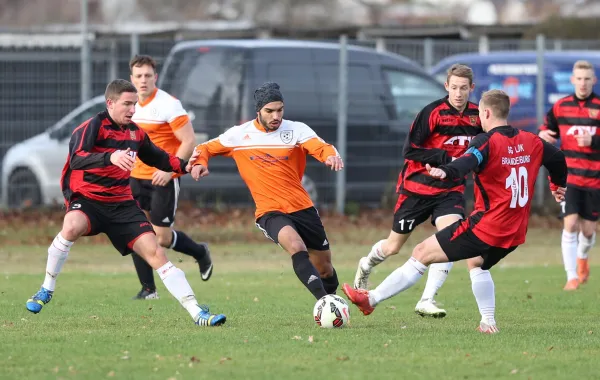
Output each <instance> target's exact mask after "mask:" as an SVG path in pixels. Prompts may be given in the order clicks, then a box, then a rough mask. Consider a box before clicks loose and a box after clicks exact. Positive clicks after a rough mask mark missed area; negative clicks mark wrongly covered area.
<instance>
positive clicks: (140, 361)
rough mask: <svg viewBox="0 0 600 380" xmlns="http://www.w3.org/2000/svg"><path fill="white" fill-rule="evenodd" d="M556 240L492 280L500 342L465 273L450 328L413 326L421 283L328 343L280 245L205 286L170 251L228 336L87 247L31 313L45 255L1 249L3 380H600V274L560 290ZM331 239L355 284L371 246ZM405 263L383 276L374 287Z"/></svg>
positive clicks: (225, 266)
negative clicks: (153, 295)
mask: <svg viewBox="0 0 600 380" xmlns="http://www.w3.org/2000/svg"><path fill="white" fill-rule="evenodd" d="M364 233H367V232H364ZM368 233H369V234H372V236H371V235H369V236H368V239H370V240H371V241H372V242H375V241H377V240H376V239H377V237H376V235H377V234H376V233H375V232H368ZM559 234H560V232H559V231H532V232H530V238H529V241H528V244H526V245H525V246H523V247H521V248H520V249H518V250H517V251H516V252H514V253H513V254H511V255H510V256H509V258H508V259H507V260H506V261H505V262H503V263H502V264H501V265H498V266H497V267H496V268H494V269H493V270H492V274H493V277H494V280H495V283H496V291H497V297H496V298H497V320H498V324H499V327H500V329H501V333H500V334H497V335H493V336H487V335H481V334H479V333H477V332H476V331H475V328H476V326H477V325H478V322H479V313H478V310H477V306H476V304H475V301H474V299H473V295H472V293H471V286H470V280H469V276H468V273H467V272H466V270H465V266H464V264H462V263H459V264H457V265H455V267H454V269H453V271H452V273H451V275H450V276H449V278H448V281H447V283H446V284H445V286H444V287H443V288H442V290H441V292H440V294H439V295H438V301H440V302H443V303H444V305H445V307H446V308H447V310H448V313H449V314H448V316H447V317H446V318H445V319H442V320H430V319H423V318H420V317H418V316H417V315H415V314H414V312H413V309H414V306H415V303H416V301H417V299H418V298H419V296H420V293H421V291H422V290H423V286H424V284H425V279H423V280H421V281H420V282H419V283H418V284H417V285H416V286H415V287H414V288H412V289H409V290H408V291H406V292H405V293H403V294H400V295H398V296H397V297H395V298H392V299H390V300H388V301H386V302H384V303H382V304H381V305H380V306H379V307H378V308H377V310H376V311H375V312H374V313H373V314H372V315H370V316H368V317H365V316H363V315H362V314H360V312H359V311H358V310H357V309H356V308H355V307H354V306H351V309H350V312H351V325H350V326H349V327H348V328H344V329H340V330H326V329H320V328H318V327H317V326H316V325H315V324H314V322H313V321H312V308H313V305H314V302H315V301H314V299H313V298H312V296H310V294H309V293H308V292H307V291H306V290H305V289H304V287H303V286H302V285H301V284H300V283H299V282H298V280H297V279H296V277H295V275H294V273H293V270H292V268H291V260H290V259H289V257H287V255H286V254H285V253H284V252H283V251H281V250H280V249H279V248H278V247H277V246H275V245H274V244H239V243H236V244H221V245H213V248H212V250H213V258H214V262H215V272H214V274H213V278H212V279H211V280H210V281H208V282H206V283H204V282H202V281H201V280H200V276H199V274H198V273H197V269H196V268H197V267H196V266H195V264H193V263H192V262H190V260H189V259H187V258H186V257H182V256H179V255H176V254H174V253H172V252H170V253H171V260H172V261H173V262H175V263H177V265H178V266H180V267H181V268H182V269H184V270H185V272H186V274H187V277H188V280H189V281H190V283H191V284H192V287H193V288H194V289H195V291H196V295H197V298H198V299H199V301H200V302H203V303H208V304H210V306H211V308H212V310H213V311H216V312H222V313H225V314H227V317H228V320H227V323H226V324H225V325H224V326H222V327H220V328H199V327H197V326H195V325H193V323H192V321H191V319H190V318H189V316H188V314H187V313H186V312H185V311H184V310H183V309H182V308H181V306H179V304H178V303H177V302H176V301H175V300H174V299H173V298H172V297H171V296H170V294H169V293H168V292H167V291H166V289H165V288H164V286H163V285H162V284H161V283H160V280H159V279H158V277H157V283H158V286H159V288H158V291H159V294H160V296H161V298H160V299H159V300H154V301H131V300H130V298H131V296H133V295H134V294H135V292H136V291H137V290H139V289H138V284H137V279H136V277H135V274H134V271H133V265H132V263H131V259H130V258H128V257H127V258H121V257H120V255H119V254H118V253H116V252H115V251H114V250H113V249H112V247H110V246H108V245H102V244H95V245H92V244H85V243H84V244H79V243H78V245H76V246H75V247H74V248H73V250H72V251H71V255H70V257H69V259H68V261H67V263H66V266H65V270H64V272H63V273H62V274H61V275H60V277H59V279H58V287H57V291H56V293H55V297H54V299H53V300H52V302H51V303H50V304H48V305H47V306H46V307H45V308H44V310H43V311H42V313H40V314H38V315H33V314H30V313H29V312H27V310H26V309H25V305H24V303H25V300H26V299H27V298H28V297H30V296H31V294H33V292H34V291H36V290H37V288H38V287H39V285H40V283H41V281H42V279H43V271H44V267H45V260H46V247H45V246H30V245H18V246H17V245H12V246H4V247H2V248H0V273H1V275H0V342H1V343H0V368H1V370H0V379H29V378H36V379H56V378H62V379H102V378H115V379H189V378H195V379H198V378H200V379H204V378H207V379H208V378H211V379H223V378H228V379H293V378H297V379H310V378H314V377H319V378H326V377H327V378H335V379H384V378H389V379H505V378H506V379H570V378H579V379H590V378H596V377H597V376H598V374H597V369H598V368H599V367H598V363H597V362H596V360H598V359H597V358H598V357H600V339H598V334H600V331H596V328H597V325H598V315H599V313H600V306H599V302H598V301H599V298H600V295H599V293H598V291H597V285H596V281H598V280H597V275H596V274H597V273H598V272H599V271H600V267H592V277H591V283H590V284H587V285H585V286H584V287H583V288H582V289H581V290H579V291H577V292H573V293H566V292H564V291H562V285H563V284H564V272H563V270H562V268H561V266H560V246H559V238H560V235H559ZM350 235H351V234H350ZM350 235H348V236H350ZM363 235H364V234H363ZM421 236H424V235H423V234H421V235H420V236H417V237H416V238H415V239H413V242H417V241H418V240H419V238H420V237H421ZM371 237H372V239H371ZM330 240H331V241H332V247H333V250H334V264H335V266H336V268H337V271H338V273H339V275H340V280H341V281H342V282H350V281H352V279H353V277H354V269H355V265H356V263H357V260H358V258H359V257H360V256H361V255H363V254H365V253H366V252H368V250H369V248H370V245H367V244H365V243H362V244H361V243H356V244H355V243H352V244H350V243H351V241H349V240H348V239H346V240H344V238H343V237H340V236H339V235H332V236H331V239H330ZM336 241H340V242H341V241H345V242H346V243H347V244H346V245H342V244H336ZM88 243H89V241H88ZM408 252H410V248H408V249H406V250H403V253H402V254H401V255H398V256H396V257H393V258H391V259H390V260H388V262H386V263H384V264H382V265H381V266H379V267H377V268H376V271H375V273H374V274H373V275H372V282H373V283H374V284H378V283H379V282H380V281H381V280H383V278H385V276H386V275H387V274H389V273H390V272H391V271H392V270H394V269H395V268H396V267H397V266H398V265H401V264H402V263H403V262H404V261H405V260H406V257H407V254H408ZM594 253H595V252H592V254H594ZM592 260H593V258H592ZM309 338H310V340H309Z"/></svg>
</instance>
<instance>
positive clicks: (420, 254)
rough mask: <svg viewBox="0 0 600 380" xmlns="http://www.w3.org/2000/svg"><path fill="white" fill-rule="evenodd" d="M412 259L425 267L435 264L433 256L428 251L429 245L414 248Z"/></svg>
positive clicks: (419, 245) (420, 244) (423, 244)
mask: <svg viewBox="0 0 600 380" xmlns="http://www.w3.org/2000/svg"><path fill="white" fill-rule="evenodd" d="M412 257H414V258H415V259H417V261H419V262H420V263H421V264H423V265H429V264H432V263H433V256H432V255H431V253H430V252H429V250H428V249H427V244H425V243H419V244H417V245H416V246H415V248H413V251H412Z"/></svg>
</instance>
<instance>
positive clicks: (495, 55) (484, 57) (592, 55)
mask: <svg viewBox="0 0 600 380" xmlns="http://www.w3.org/2000/svg"><path fill="white" fill-rule="evenodd" d="M544 58H545V59H552V60H555V61H575V60H578V59H588V60H599V61H600V51H598V50H581V51H580V50H561V51H547V52H546V53H544ZM498 59H501V60H502V63H507V62H508V63H510V62H515V63H518V62H523V61H531V62H535V60H536V59H537V52H536V51H534V50H521V51H514V50H503V51H493V52H489V53H486V54H479V53H467V54H456V55H451V56H449V57H446V58H444V59H442V60H441V61H440V62H438V63H437V64H436V65H435V66H434V67H433V68H432V69H431V72H435V71H436V70H439V69H440V68H443V67H444V68H445V67H447V66H448V65H450V64H452V63H458V62H463V63H466V64H475V63H490V62H492V63H494V61H495V60H498Z"/></svg>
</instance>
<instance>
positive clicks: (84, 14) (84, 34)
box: [80, 0, 92, 103]
mask: <svg viewBox="0 0 600 380" xmlns="http://www.w3.org/2000/svg"><path fill="white" fill-rule="evenodd" d="M80 5H81V8H80V14H81V16H80V17H81V59H80V61H81V62H80V75H81V78H80V80H81V83H80V86H81V90H80V95H81V99H80V100H81V103H84V102H87V101H88V100H89V99H90V97H91V95H90V94H91V92H92V91H91V87H92V86H91V81H92V76H91V71H92V70H91V58H90V40H89V36H88V0H81V4H80Z"/></svg>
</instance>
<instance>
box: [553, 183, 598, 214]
mask: <svg viewBox="0 0 600 380" xmlns="http://www.w3.org/2000/svg"><path fill="white" fill-rule="evenodd" d="M573 214H577V215H579V216H580V217H581V218H582V219H585V220H590V221H592V222H596V221H598V218H599V217H600V190H592V189H590V190H584V189H580V188H577V187H567V194H566V195H565V200H564V201H562V202H561V203H560V215H559V218H563V217H565V216H567V215H573Z"/></svg>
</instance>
